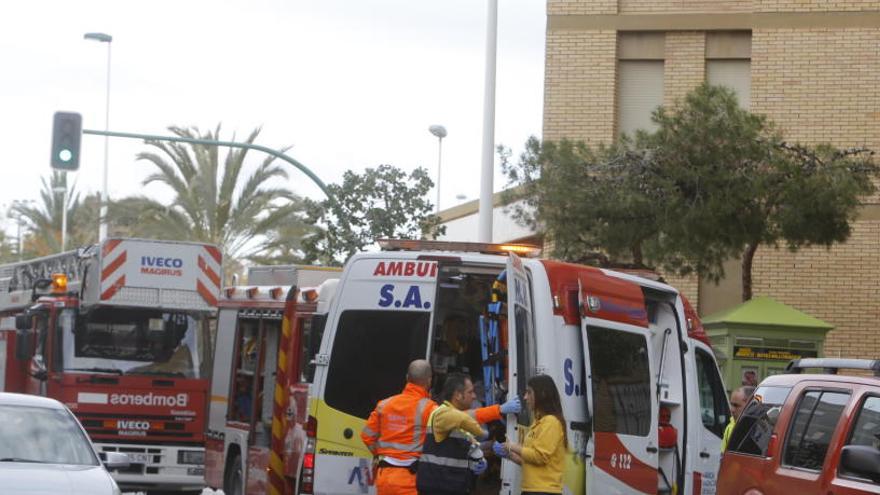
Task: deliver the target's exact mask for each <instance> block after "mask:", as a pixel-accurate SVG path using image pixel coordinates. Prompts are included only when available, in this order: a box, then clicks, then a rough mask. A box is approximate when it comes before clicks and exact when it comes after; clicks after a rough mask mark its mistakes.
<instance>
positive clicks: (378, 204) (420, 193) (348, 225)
mask: <svg viewBox="0 0 880 495" xmlns="http://www.w3.org/2000/svg"><path fill="white" fill-rule="evenodd" d="M433 186H434V183H433V182H432V181H431V179H430V177H429V175H428V171H427V170H425V169H424V168H417V169H415V170H413V171H412V172H410V173H409V174H407V173H406V172H404V171H402V170H400V169H398V168H396V167H393V166H391V165H379V166H378V167H376V168H368V169H366V170H365V171H364V173H363V174H358V173H355V172H352V171H351V170H349V171H347V172H345V175H344V176H343V180H342V184H331V185H329V186H328V189H329V191H330V193H331V196H332V199H325V200H324V201H320V202H316V201H309V208H308V220H307V221H308V222H309V223H316V224H320V225H322V226H323V228H322V229H320V230H319V231H317V232H316V233H314V234H313V235H311V236H309V237H307V238H306V239H305V241H304V242H303V248H304V250H305V253H306V259H307V260H308V261H309V262H317V263H321V264H327V265H339V264H340V263H341V262H343V261H344V260H345V259H347V258H348V257H350V256H351V255H353V254H355V253H357V252H359V251H362V250H364V248H366V247H368V246H371V245H373V244H375V242H376V240H377V239H382V238H395V239H413V238H420V237H430V238H435V237H436V236H438V235H440V234H442V233H443V232H444V231H445V227H444V226H441V225H440V218H439V217H438V216H436V215H433V214H432V211H433V209H434V206H433V205H432V204H431V203H430V202H429V201H428V200H427V199H426V197H427V193H428V192H429V191H430V190H431V188H432V187H433Z"/></svg>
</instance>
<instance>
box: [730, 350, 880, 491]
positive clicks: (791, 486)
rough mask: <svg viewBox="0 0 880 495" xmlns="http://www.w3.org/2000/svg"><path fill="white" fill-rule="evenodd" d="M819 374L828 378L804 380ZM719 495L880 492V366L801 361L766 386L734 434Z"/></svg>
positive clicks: (874, 363)
mask: <svg viewBox="0 0 880 495" xmlns="http://www.w3.org/2000/svg"><path fill="white" fill-rule="evenodd" d="M813 368H817V369H820V370H821V372H820V373H815V374H802V372H803V371H805V370H807V369H813ZM841 369H854V370H863V371H865V370H867V371H872V372H873V375H874V376H843V375H838V374H837V372H838V370H841ZM717 493H722V494H736V495H740V494H742V495H762V494H776V493H794V494H797V495H813V494H816V495H819V494H821V495H827V494H835V495H852V494H863V493H878V494H880V360H859V359H827V358H813V359H800V360H795V361H792V362H791V363H790V364H789V366H788V368H787V373H786V374H783V375H776V376H771V377H768V378H767V379H765V380H764V381H763V382H761V384H760V385H759V386H758V388H757V390H756V391H755V395H754V397H753V398H752V400H751V402H749V404H748V405H747V406H746V409H745V411H744V412H743V414H742V416H741V417H740V419H739V421H737V424H736V427H735V428H734V430H733V433H732V434H731V438H730V443H729V445H728V450H727V451H726V452H725V453H724V456H723V458H722V461H721V469H720V472H719V475H718V490H717Z"/></svg>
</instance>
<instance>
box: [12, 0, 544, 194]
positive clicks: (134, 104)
mask: <svg viewBox="0 0 880 495" xmlns="http://www.w3.org/2000/svg"><path fill="white" fill-rule="evenodd" d="M499 4H500V5H499V20H498V65H497V67H498V75H497V90H496V91H497V94H496V133H495V139H496V143H499V144H505V145H508V146H510V147H512V148H513V149H514V150H515V152H516V151H518V150H521V149H522V145H523V143H524V142H525V140H526V138H527V137H528V136H529V135H540V132H541V111H542V99H543V63H544V62H543V59H544V31H545V25H546V16H545V10H544V8H545V2H544V0H500V2H499ZM92 31H98V32H104V33H108V34H110V35H112V36H113V42H112V59H111V94H110V129H111V130H114V131H123V132H140V133H150V134H167V131H166V130H165V128H166V127H167V126H169V125H181V126H190V125H195V126H199V127H200V128H202V129H209V128H213V127H215V126H216V125H217V123H222V124H223V131H224V133H223V137H224V138H226V139H231V138H232V132H233V131H235V132H237V134H238V136H239V137H244V136H246V135H247V134H248V132H249V131H250V130H251V129H253V128H254V127H256V126H262V128H263V132H262V134H261V135H260V137H259V138H258V143H259V144H262V145H265V146H269V147H272V148H280V147H283V146H287V145H292V146H293V148H292V149H291V150H290V151H289V152H288V153H289V154H290V155H291V156H293V157H294V158H296V159H297V160H299V161H300V162H302V163H303V164H305V165H306V166H308V167H309V168H311V169H312V170H313V171H314V172H315V173H316V174H317V175H318V176H319V177H320V178H322V179H323V180H324V181H325V182H328V183H329V182H338V181H339V180H340V178H341V176H342V173H343V172H344V171H345V170H348V169H353V170H357V171H360V170H363V169H364V168H366V167H374V166H376V165H379V164H382V163H388V164H392V165H395V166H397V167H401V168H403V169H406V170H410V169H413V168H415V167H417V166H425V167H427V168H428V169H429V170H430V171H431V174H432V177H433V176H434V174H435V173H436V166H437V139H436V138H435V137H434V136H432V135H431V134H430V133H429V132H428V126H430V125H431V124H442V125H444V126H445V127H446V128H447V130H448V132H449V135H448V137H447V138H446V139H444V140H443V176H442V187H441V192H442V200H441V205H442V207H443V208H447V207H450V206H453V205H454V204H457V203H458V202H459V201H458V200H456V196H457V195H460V194H463V195H466V196H467V198H468V199H476V198H477V197H478V195H479V176H480V174H479V167H480V153H481V139H482V137H481V136H482V110H483V79H484V63H485V41H486V2H485V1H483V0H443V1H437V0H434V1H428V0H248V1H231V0H211V1H202V0H175V1H170V0H153V1H151V2H130V1H120V0H116V1H97V0H76V1H69V0H52V1H48V0H46V1H41V0H29V1H26V2H13V3H10V4H8V5H6V6H5V8H4V13H3V15H2V16H0V73H2V78H0V81H2V82H0V85H2V86H0V87H2V91H0V113H2V118H0V144H2V150H3V152H2V157H3V172H4V173H3V176H2V180H0V194H2V198H0V205H2V206H6V205H7V204H8V203H9V202H10V201H12V200H13V199H28V198H37V196H38V191H39V181H40V177H42V176H48V174H49V173H50V168H49V149H50V140H51V121H52V114H53V112H55V111H56V110H68V111H76V112H80V113H81V114H82V115H83V123H84V127H85V128H87V129H98V130H102V129H103V128H104V98H105V94H106V92H105V84H106V79H105V78H106V66H107V46H106V44H103V43H98V42H94V41H85V40H83V34H84V33H86V32H92ZM144 149H145V147H144V145H143V144H142V142H140V141H136V140H123V139H111V140H110V196H111V197H112V198H119V197H122V196H126V195H130V194H134V193H138V192H145V193H147V194H150V195H154V196H158V197H161V196H162V194H161V192H159V191H160V190H161V186H150V187H148V188H146V189H143V188H142V187H141V185H140V183H141V180H142V179H143V177H144V176H145V175H146V174H147V172H148V171H150V167H151V166H150V165H149V164H147V163H146V162H138V161H135V159H134V156H135V154H136V153H137V152H138V151H141V150H144ZM254 155H258V153H254ZM103 156H104V155H103V138H102V137H97V136H84V137H83V152H82V161H81V168H80V172H79V173H77V174H75V176H74V177H75V178H76V180H77V182H78V188H79V189H80V190H83V191H96V190H98V189H99V188H100V184H101V173H102V167H103ZM261 158H262V157H261V156H254V157H252V159H251V165H252V166H255V165H256V163H257V162H258V161H259V159H261ZM290 175H291V181H290V186H291V187H292V188H293V189H294V190H295V191H297V192H299V193H300V194H303V195H307V196H311V197H319V193H318V191H317V189H316V188H315V187H313V186H312V185H310V184H309V181H308V179H307V178H305V176H304V175H302V174H299V173H298V172H296V171H294V170H293V169H291V173H290ZM503 182H504V181H503V179H502V177H501V175H500V171H497V170H496V181H495V190H496V191H497V190H499V189H500V188H501V187H503ZM433 198H434V196H432V201H433ZM4 210H5V208H4Z"/></svg>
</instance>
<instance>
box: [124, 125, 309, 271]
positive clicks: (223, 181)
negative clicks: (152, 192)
mask: <svg viewBox="0 0 880 495" xmlns="http://www.w3.org/2000/svg"><path fill="white" fill-rule="evenodd" d="M169 130H170V131H171V132H173V133H174V134H176V135H178V136H181V137H188V138H200V139H211V140H218V139H219V138H220V126H219V125H218V126H217V128H216V129H215V130H214V131H213V132H212V131H207V132H202V131H200V130H199V129H198V128H195V127H192V128H182V127H170V128H169ZM259 133H260V129H255V130H253V131H252V132H251V133H250V135H248V137H247V139H246V140H245V142H247V143H253V142H254V140H255V139H256V138H257V136H258V135H259ZM232 140H233V141H234V140H235V136H234V135H233V137H232ZM146 144H147V145H148V146H150V147H152V148H153V149H154V151H145V152H142V153H139V154H138V155H137V158H138V159H139V160H144V161H147V162H149V163H150V164H151V165H153V166H154V167H155V168H156V171H155V172H154V173H153V174H151V175H150V176H148V177H147V178H146V179H145V180H144V182H143V185H144V186H147V185H150V184H154V183H155V184H159V185H162V186H164V189H165V191H163V193H165V194H169V193H170V195H171V200H170V201H160V200H157V199H153V198H151V197H147V196H145V195H140V196H135V197H131V198H125V199H123V200H120V201H118V202H116V203H115V210H116V214H115V215H114V221H115V222H117V223H119V224H120V225H121V226H122V227H124V228H126V229H128V230H129V231H130V232H131V233H132V234H133V235H137V236H143V237H150V238H157V239H177V240H189V241H200V242H210V243H214V244H217V245H218V246H220V248H221V249H222V251H223V254H224V257H225V258H226V259H227V261H228V263H227V267H229V266H230V264H234V263H235V262H237V261H241V260H242V259H244V258H247V257H249V256H252V255H259V254H260V253H265V252H267V250H271V249H272V246H273V245H275V244H277V243H278V242H280V241H279V236H280V235H282V233H283V232H285V229H289V228H291V226H293V225H295V224H297V222H301V221H302V208H303V203H302V200H301V198H299V197H298V196H296V195H295V194H294V193H293V192H291V191H290V190H289V189H288V188H286V187H282V186H279V185H276V184H273V182H275V181H277V180H283V179H288V175H287V171H286V170H285V169H284V168H283V167H282V166H281V165H277V164H275V158H274V157H268V158H265V159H264V160H263V161H262V162H261V163H260V164H259V165H258V166H257V167H256V168H255V169H254V170H253V171H252V172H251V173H250V174H246V173H245V172H244V169H245V158H246V157H247V152H248V150H247V149H233V150H230V151H228V152H226V153H225V157H223V158H221V153H220V151H219V149H218V148H219V147H218V146H211V145H202V144H182V143H169V142H165V141H147V142H146ZM286 149H287V148H285V149H284V150H283V151H286Z"/></svg>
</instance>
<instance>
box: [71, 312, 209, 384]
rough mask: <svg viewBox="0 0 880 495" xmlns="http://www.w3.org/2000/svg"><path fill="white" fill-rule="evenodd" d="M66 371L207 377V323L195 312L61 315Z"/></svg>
mask: <svg viewBox="0 0 880 495" xmlns="http://www.w3.org/2000/svg"><path fill="white" fill-rule="evenodd" d="M58 330H59V332H61V335H62V341H63V351H62V354H63V356H62V360H63V366H64V369H65V370H67V371H91V372H104V373H116V374H120V375H121V374H126V375H152V376H177V377H185V378H203V377H205V376H207V375H206V372H207V370H208V369H209V363H207V362H206V361H207V350H208V348H209V344H208V331H207V325H204V324H203V319H202V318H201V316H200V315H199V314H197V313H184V312H168V311H162V310H153V309H142V308H121V307H99V308H95V309H93V310H91V311H89V312H88V313H82V312H80V311H78V310H76V309H65V310H64V311H62V312H61V314H60V315H59V318H58Z"/></svg>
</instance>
